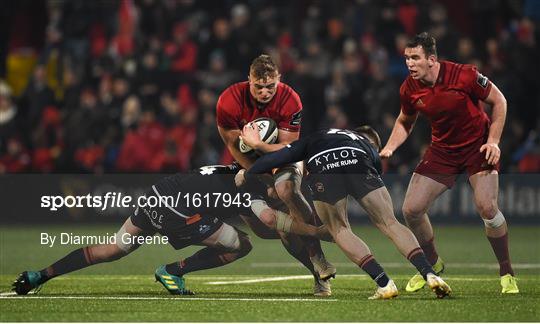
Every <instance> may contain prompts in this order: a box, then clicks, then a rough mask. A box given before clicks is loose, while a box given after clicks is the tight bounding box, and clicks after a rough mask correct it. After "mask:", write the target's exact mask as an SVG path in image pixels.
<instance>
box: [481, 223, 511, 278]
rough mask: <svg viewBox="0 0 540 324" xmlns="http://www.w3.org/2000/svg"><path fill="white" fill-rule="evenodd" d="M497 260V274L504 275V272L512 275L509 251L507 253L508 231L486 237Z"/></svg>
mask: <svg viewBox="0 0 540 324" xmlns="http://www.w3.org/2000/svg"><path fill="white" fill-rule="evenodd" d="M487 238H488V240H489V243H490V244H491V248H492V249H493V252H495V256H496V257H497V261H499V274H500V275H501V276H504V275H505V274H508V273H509V274H511V275H512V276H513V275H514V270H513V269H512V264H511V263H510V253H508V233H506V234H504V235H503V236H501V237H489V236H488V237H487Z"/></svg>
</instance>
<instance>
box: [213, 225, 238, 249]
mask: <svg viewBox="0 0 540 324" xmlns="http://www.w3.org/2000/svg"><path fill="white" fill-rule="evenodd" d="M216 243H217V244H218V245H219V246H221V247H223V248H224V249H226V250H229V251H238V250H239V249H240V238H239V237H238V232H237V231H236V229H234V227H232V226H231V225H229V224H223V228H222V229H221V231H220V233H219V236H218V238H217V242H216Z"/></svg>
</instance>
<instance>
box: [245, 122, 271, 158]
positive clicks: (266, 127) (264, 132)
mask: <svg viewBox="0 0 540 324" xmlns="http://www.w3.org/2000/svg"><path fill="white" fill-rule="evenodd" d="M250 124H253V125H255V126H256V127H257V129H258V130H259V135H260V136H261V140H262V141H263V142H265V143H267V144H274V143H275V142H277V139H278V132H279V130H278V128H277V124H276V122H275V121H274V120H272V119H270V118H266V117H261V118H257V119H255V120H254V121H252V122H250ZM238 146H239V149H240V152H242V153H244V154H250V153H252V152H253V149H252V148H251V147H249V146H248V145H246V144H244V141H242V139H240V141H239V143H238Z"/></svg>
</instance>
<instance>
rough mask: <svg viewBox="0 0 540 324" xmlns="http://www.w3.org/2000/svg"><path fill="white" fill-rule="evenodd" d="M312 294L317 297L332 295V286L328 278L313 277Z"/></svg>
mask: <svg viewBox="0 0 540 324" xmlns="http://www.w3.org/2000/svg"><path fill="white" fill-rule="evenodd" d="M313 295H314V296H317V297H330V296H332V287H331V286H330V280H322V279H320V278H317V277H315V285H314V286H313Z"/></svg>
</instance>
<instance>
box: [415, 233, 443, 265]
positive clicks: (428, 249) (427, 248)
mask: <svg viewBox="0 0 540 324" xmlns="http://www.w3.org/2000/svg"><path fill="white" fill-rule="evenodd" d="M434 239H435V236H434V237H432V238H431V240H429V241H427V242H426V243H424V244H422V245H420V247H421V248H422V250H423V251H424V254H425V255H426V258H427V260H428V261H429V263H431V265H434V264H435V263H436V262H437V259H438V258H439V255H438V254H437V250H436V249H435V244H434V243H433V240H434Z"/></svg>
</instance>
